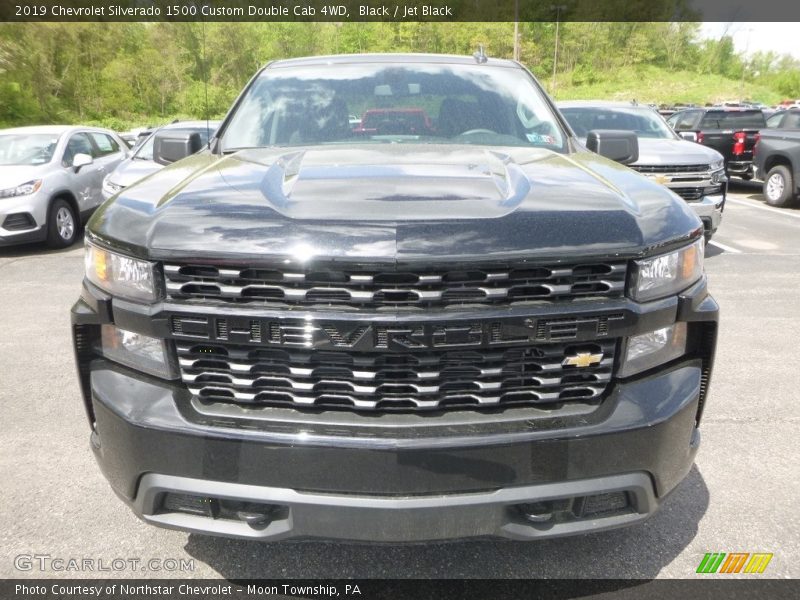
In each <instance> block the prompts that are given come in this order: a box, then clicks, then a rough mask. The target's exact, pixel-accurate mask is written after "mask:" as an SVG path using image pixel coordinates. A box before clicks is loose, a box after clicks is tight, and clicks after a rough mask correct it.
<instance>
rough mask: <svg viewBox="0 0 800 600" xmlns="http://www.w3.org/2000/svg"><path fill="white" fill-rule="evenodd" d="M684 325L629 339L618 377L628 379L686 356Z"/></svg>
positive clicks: (672, 326) (674, 325) (671, 326)
mask: <svg viewBox="0 0 800 600" xmlns="http://www.w3.org/2000/svg"><path fill="white" fill-rule="evenodd" d="M686 330H687V327H686V323H685V322H682V321H681V322H678V323H674V324H672V325H670V326H669V327H662V328H661V329H656V330H655V331H648V332H647V333H642V334H639V335H633V336H631V337H629V338H628V339H627V341H626V343H625V352H624V354H623V356H624V361H623V363H622V367H621V369H620V372H619V374H620V377H629V376H630V375H635V374H636V373H641V372H642V371H646V370H648V369H652V368H653V367H657V366H659V365H662V364H664V363H666V362H669V361H671V360H674V359H676V358H678V357H680V356H683V355H684V354H686Z"/></svg>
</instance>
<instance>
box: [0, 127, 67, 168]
mask: <svg viewBox="0 0 800 600" xmlns="http://www.w3.org/2000/svg"><path fill="white" fill-rule="evenodd" d="M56 144H58V135H55V134H36V135H29V134H0V165H43V164H45V163H49V162H50V161H51V160H52V158H53V152H55V150H56Z"/></svg>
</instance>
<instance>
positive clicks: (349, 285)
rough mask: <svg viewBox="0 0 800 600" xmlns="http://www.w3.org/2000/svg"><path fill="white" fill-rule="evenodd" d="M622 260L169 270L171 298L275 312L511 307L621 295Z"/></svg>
mask: <svg viewBox="0 0 800 600" xmlns="http://www.w3.org/2000/svg"><path fill="white" fill-rule="evenodd" d="M625 271H626V264H625V263H624V262H592V263H581V264H573V265H552V264H551V265H535V264H531V265H529V264H525V263H520V264H515V265H508V264H505V265H480V266H476V267H471V266H461V267H459V269H458V270H456V269H453V268H441V269H437V268H435V267H431V268H422V269H416V270H411V269H408V270H403V269H399V268H398V269H394V267H384V268H373V269H369V268H365V269H363V270H362V269H348V268H346V267H342V266H341V265H330V264H323V265H314V264H311V265H308V266H306V267H305V268H302V267H297V268H292V269H288V268H284V266H282V265H281V266H278V265H274V266H270V267H239V266H236V267H230V266H225V267H222V266H212V265H200V264H184V265H178V264H166V265H164V273H165V276H166V288H167V296H168V297H169V299H171V300H177V301H187V300H193V299H202V300H215V301H217V302H224V303H240V304H244V303H253V304H267V305H276V306H281V305H283V306H287V305H288V306H293V305H339V306H354V307H359V308H361V307H372V308H379V307H384V306H386V307H402V306H411V307H413V306H419V307H431V306H448V305H459V304H460V305H464V304H493V305H496V304H511V303H515V302H524V301H531V300H541V299H564V298H571V297H580V296H603V297H618V296H621V295H622V294H623V292H624V289H625Z"/></svg>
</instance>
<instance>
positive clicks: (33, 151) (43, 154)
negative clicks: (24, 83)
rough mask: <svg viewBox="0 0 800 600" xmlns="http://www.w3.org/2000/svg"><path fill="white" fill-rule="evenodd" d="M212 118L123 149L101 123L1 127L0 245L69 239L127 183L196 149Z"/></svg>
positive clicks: (59, 244) (166, 130)
mask: <svg viewBox="0 0 800 600" xmlns="http://www.w3.org/2000/svg"><path fill="white" fill-rule="evenodd" d="M217 125H218V122H216V121H212V122H209V123H207V122H206V121H197V122H182V123H173V124H170V125H167V126H165V127H162V128H160V129H156V130H153V131H151V132H150V134H149V136H148V137H147V138H146V140H145V141H144V142H143V143H141V144H140V145H139V147H138V148H134V150H130V149H129V148H128V145H127V144H126V142H125V141H124V140H123V139H122V137H121V136H120V135H118V134H117V133H115V132H113V131H110V130H108V129H101V128H96V127H76V126H36V127H20V128H15V129H6V130H1V131H0V200H2V202H0V246H9V245H15V244H22V243H28V242H41V241H45V242H47V244H48V245H49V246H51V247H53V248H63V247H66V246H69V245H71V244H72V243H73V242H74V241H75V240H76V238H77V237H78V234H79V233H80V229H81V227H82V226H83V224H84V223H85V222H86V220H87V219H88V217H89V216H90V215H91V214H92V212H93V211H94V210H95V209H96V208H97V207H98V206H99V205H100V204H101V203H102V202H103V201H104V200H107V199H108V198H110V197H111V196H113V195H114V194H115V193H117V192H118V191H119V190H121V189H123V188H124V187H126V186H127V185H129V184H131V183H133V182H134V181H137V180H138V179H141V178H143V177H145V176H147V175H149V174H151V173H153V172H155V171H157V170H159V169H161V168H162V167H163V166H164V165H166V164H169V163H170V162H174V161H175V160H177V159H179V158H183V157H184V156H186V155H187V154H191V153H193V152H196V151H197V150H200V148H202V146H203V145H204V144H205V143H207V141H208V138H209V131H212V132H213V130H214V129H216V126H217Z"/></svg>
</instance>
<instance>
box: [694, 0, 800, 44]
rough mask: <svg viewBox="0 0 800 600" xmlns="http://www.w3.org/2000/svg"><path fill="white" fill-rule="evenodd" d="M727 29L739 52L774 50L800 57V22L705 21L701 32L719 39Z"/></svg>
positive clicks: (708, 36)
mask: <svg viewBox="0 0 800 600" xmlns="http://www.w3.org/2000/svg"><path fill="white" fill-rule="evenodd" d="M790 1H796V0H790ZM726 29H727V30H728V34H729V35H731V36H733V43H734V45H735V46H736V50H737V51H738V52H745V51H747V52H748V54H752V53H753V52H757V51H759V50H761V51H763V52H769V51H770V50H772V51H773V52H777V53H778V54H791V55H792V56H794V57H795V58H800V40H799V39H798V38H800V23H703V26H702V28H701V30H700V33H701V35H702V36H703V37H706V38H715V39H719V38H720V36H722V34H723V33H725V30H726Z"/></svg>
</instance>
